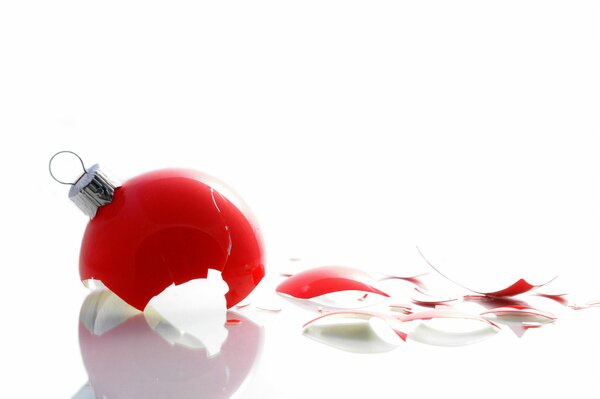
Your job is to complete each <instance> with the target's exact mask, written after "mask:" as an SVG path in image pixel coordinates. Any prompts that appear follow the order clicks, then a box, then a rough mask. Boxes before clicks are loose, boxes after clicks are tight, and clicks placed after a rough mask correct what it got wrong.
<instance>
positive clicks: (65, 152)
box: [48, 151, 87, 186]
mask: <svg viewBox="0 0 600 399" xmlns="http://www.w3.org/2000/svg"><path fill="white" fill-rule="evenodd" d="M60 154H73V155H75V156H76V157H77V159H79V162H81V168H82V169H83V173H82V174H81V176H83V175H84V174H85V173H86V172H87V170H86V169H85V164H84V163H83V159H81V157H80V156H79V155H77V154H76V153H74V152H73V151H59V152H57V153H56V154H54V155H52V158H50V162H48V170H49V171H50V176H52V178H53V179H54V180H56V181H57V182H59V183H60V184H65V185H67V186H74V185H75V183H76V182H77V180H76V181H74V182H65V181H62V180H59V179H57V178H56V176H54V173H52V161H54V158H56V156H57V155H60ZM81 176H80V177H81Z"/></svg>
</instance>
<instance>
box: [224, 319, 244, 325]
mask: <svg viewBox="0 0 600 399" xmlns="http://www.w3.org/2000/svg"><path fill="white" fill-rule="evenodd" d="M227 324H242V321H241V320H240V319H227Z"/></svg>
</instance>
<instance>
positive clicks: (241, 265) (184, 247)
mask: <svg viewBox="0 0 600 399" xmlns="http://www.w3.org/2000/svg"><path fill="white" fill-rule="evenodd" d="M220 187H224V186H223V185H222V184H220V183H219V182H217V181H216V180H215V179H214V178H211V177H209V176H207V175H204V174H202V173H199V172H195V171H190V170H178V169H173V170H161V171H156V172H150V173H146V174H144V175H141V176H138V177H136V178H133V179H131V180H129V181H126V182H125V183H124V184H123V185H122V186H121V187H119V188H117V189H116V191H115V194H114V198H113V201H112V202H111V203H109V204H107V205H104V206H102V207H100V208H99V209H98V213H97V214H96V216H95V217H94V218H93V219H91V220H90V222H89V223H88V226H87V229H86V231H85V235H84V237H83V243H82V246H81V255H80V275H81V279H82V280H87V279H92V278H93V279H99V280H101V281H102V282H103V283H104V284H105V285H106V286H107V287H108V288H109V289H110V290H111V291H113V292H114V293H115V294H117V295H118V296H119V297H120V298H122V299H123V300H125V301H126V302H127V303H129V304H130V305H132V306H134V307H135V308H137V309H139V310H143V309H144V308H145V307H146V305H147V303H148V301H150V299H151V298H152V297H154V296H155V295H158V294H160V293H161V292H162V291H163V290H164V289H165V288H166V287H168V286H170V285H171V284H176V285H177V284H182V283H185V282H187V281H190V280H193V279H198V278H206V277H207V274H208V269H214V270H218V271H220V272H221V273H222V277H223V280H225V282H226V283H227V284H228V286H229V291H228V292H227V294H226V295H225V297H226V300H227V307H228V308H230V307H232V306H234V305H235V304H237V303H239V302H240V301H241V300H242V299H244V298H245V297H246V296H247V295H248V294H249V293H250V292H251V291H252V290H253V289H254V288H255V287H256V285H257V284H258V283H259V282H260V280H261V279H262V277H263V276H264V273H265V269H264V250H263V242H262V238H261V235H260V231H259V229H258V227H257V225H256V223H255V221H254V219H253V217H252V215H251V213H250V212H249V211H248V209H247V207H245V206H244V205H243V202H242V201H241V200H239V198H237V197H235V196H234V195H229V196H228V197H227V198H226V197H224V194H225V192H221V191H227V190H225V189H221V188H220ZM216 188H219V189H220V190H221V191H217V190H216Z"/></svg>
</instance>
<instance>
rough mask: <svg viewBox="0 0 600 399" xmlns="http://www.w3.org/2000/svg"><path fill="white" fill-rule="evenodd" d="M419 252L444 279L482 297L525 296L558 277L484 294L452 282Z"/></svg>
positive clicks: (520, 281)
mask: <svg viewBox="0 0 600 399" xmlns="http://www.w3.org/2000/svg"><path fill="white" fill-rule="evenodd" d="M417 251H419V254H420V255H421V257H422V258H423V260H425V262H426V263H427V264H428V265H429V266H430V267H431V268H432V269H433V270H435V271H436V272H438V274H439V275H440V276H442V277H444V278H445V279H446V280H448V281H451V282H453V283H454V284H456V285H458V286H460V287H463V288H464V289H466V290H469V291H472V292H475V293H477V294H481V295H485V296H489V297H511V296H515V295H520V294H524V293H526V292H529V291H531V290H533V289H536V288H540V287H543V286H545V285H547V284H550V283H551V282H552V281H554V279H556V277H554V278H552V279H551V280H550V281H548V282H546V283H544V284H539V285H532V284H530V283H528V282H527V281H525V280H524V279H519V280H518V281H516V282H515V283H513V284H511V285H510V286H508V287H506V288H503V289H501V290H497V291H492V292H482V291H477V290H474V289H471V288H469V287H466V286H464V285H462V284H460V283H458V282H456V281H455V280H452V279H451V278H449V277H448V276H446V275H445V274H443V273H442V272H441V271H439V270H438V269H437V268H436V267H435V266H434V265H433V264H432V263H431V262H430V261H429V260H428V259H427V258H426V257H425V255H423V253H422V252H421V250H420V249H419V247H417Z"/></svg>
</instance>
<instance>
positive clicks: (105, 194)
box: [69, 164, 121, 218]
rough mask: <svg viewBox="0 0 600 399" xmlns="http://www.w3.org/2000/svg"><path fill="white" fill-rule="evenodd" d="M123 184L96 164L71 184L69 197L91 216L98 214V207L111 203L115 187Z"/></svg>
mask: <svg viewBox="0 0 600 399" xmlns="http://www.w3.org/2000/svg"><path fill="white" fill-rule="evenodd" d="M120 185H121V184H120V183H119V182H117V181H116V180H113V179H111V178H110V177H109V176H107V175H106V174H105V173H104V172H103V171H102V170H101V169H100V165H98V164H96V165H94V166H92V167H91V168H88V169H86V171H85V173H84V174H83V175H82V176H81V177H80V178H79V180H77V181H76V182H75V184H73V186H71V190H70V191H69V198H70V199H71V201H73V202H74V203H75V205H77V207H79V209H81V210H82V211H83V213H85V214H86V215H88V216H89V217H90V218H93V217H94V216H96V212H97V211H98V208H99V207H101V206H102V205H106V204H110V203H111V202H112V200H113V195H114V193H115V189H116V188H117V187H119V186H120Z"/></svg>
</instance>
